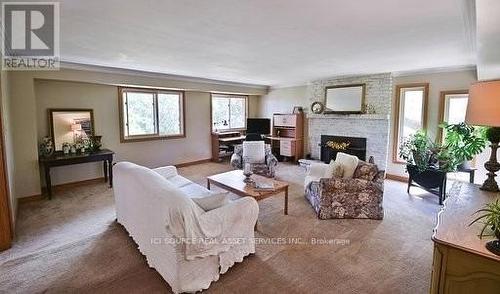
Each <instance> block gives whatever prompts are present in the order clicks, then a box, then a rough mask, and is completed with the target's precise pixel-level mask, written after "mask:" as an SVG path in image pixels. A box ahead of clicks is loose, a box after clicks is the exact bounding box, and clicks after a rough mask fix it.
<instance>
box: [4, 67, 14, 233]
mask: <svg viewBox="0 0 500 294" xmlns="http://www.w3.org/2000/svg"><path fill="white" fill-rule="evenodd" d="M0 76H1V81H0V86H1V98H2V101H1V103H2V104H1V107H2V110H1V113H2V126H3V130H2V131H3V136H4V138H3V142H4V146H3V148H4V154H5V158H4V160H5V165H6V169H7V170H6V171H5V172H6V173H7V185H8V189H9V197H10V209H11V216H12V222H13V224H14V225H15V222H16V213H17V201H16V190H15V181H14V175H15V171H14V168H15V165H14V146H13V133H12V116H11V103H10V99H9V97H10V83H9V72H8V71H1V72H0Z"/></svg>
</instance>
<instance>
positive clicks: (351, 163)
mask: <svg viewBox="0 0 500 294" xmlns="http://www.w3.org/2000/svg"><path fill="white" fill-rule="evenodd" d="M358 161H359V159H358V157H356V156H354V155H349V154H346V153H342V152H339V153H337V158H336V159H335V162H338V163H339V164H342V167H343V168H344V175H343V178H344V179H352V176H353V175H354V171H356V168H357V167H358Z"/></svg>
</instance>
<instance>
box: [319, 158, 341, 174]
mask: <svg viewBox="0 0 500 294" xmlns="http://www.w3.org/2000/svg"><path fill="white" fill-rule="evenodd" d="M343 176H344V167H343V166H342V164H341V163H339V162H336V161H335V160H332V161H330V164H328V166H327V167H326V169H325V174H324V177H325V178H342V177H343Z"/></svg>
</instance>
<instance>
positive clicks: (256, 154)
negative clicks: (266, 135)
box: [243, 141, 266, 163]
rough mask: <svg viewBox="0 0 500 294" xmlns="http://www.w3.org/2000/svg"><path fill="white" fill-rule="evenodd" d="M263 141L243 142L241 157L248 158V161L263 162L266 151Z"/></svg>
mask: <svg viewBox="0 0 500 294" xmlns="http://www.w3.org/2000/svg"><path fill="white" fill-rule="evenodd" d="M264 145H265V144H264V141H245V142H243V158H248V160H249V162H250V163H265V161H266V153H265V146H264Z"/></svg>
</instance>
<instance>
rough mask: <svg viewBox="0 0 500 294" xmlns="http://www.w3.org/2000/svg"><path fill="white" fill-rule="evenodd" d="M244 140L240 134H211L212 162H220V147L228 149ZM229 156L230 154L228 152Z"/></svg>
mask: <svg viewBox="0 0 500 294" xmlns="http://www.w3.org/2000/svg"><path fill="white" fill-rule="evenodd" d="M244 140H245V136H243V135H242V134H241V133H240V132H217V133H212V161H215V162H219V161H220V149H221V146H226V148H227V149H228V151H229V149H230V148H231V147H232V146H233V145H236V144H240V143H241V142H243V141H244ZM228 154H230V152H228Z"/></svg>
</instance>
